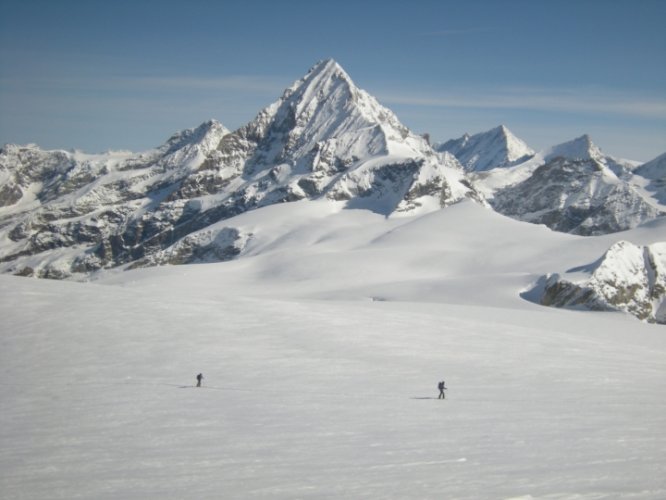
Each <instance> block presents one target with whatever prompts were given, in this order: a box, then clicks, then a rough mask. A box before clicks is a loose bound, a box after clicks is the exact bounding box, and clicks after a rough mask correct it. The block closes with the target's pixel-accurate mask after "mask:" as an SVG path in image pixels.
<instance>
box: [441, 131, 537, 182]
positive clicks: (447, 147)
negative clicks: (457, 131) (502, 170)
mask: <svg viewBox="0 0 666 500" xmlns="http://www.w3.org/2000/svg"><path fill="white" fill-rule="evenodd" d="M435 149H436V150H437V151H440V152H444V151H446V152H449V153H451V154H452V155H454V156H455V157H456V158H457V159H458V160H459V161H460V163H461V164H462V166H463V168H464V169H465V170H467V171H471V172H479V171H485V170H491V169H493V168H499V167H509V166H512V165H516V164H518V163H522V162H524V161H527V160H529V159H530V158H531V157H532V156H534V151H533V150H532V149H531V148H530V147H529V146H528V145H527V144H525V142H523V141H522V140H521V139H519V138H518V137H516V136H515V135H514V134H513V133H512V132H511V131H510V130H509V129H508V128H507V127H505V126H504V125H500V126H499V127H496V128H494V129H492V130H489V131H487V132H481V133H479V134H475V135H472V136H470V135H469V134H465V135H463V136H462V137H461V138H459V139H452V140H450V141H447V142H445V143H443V144H438V145H436V146H435Z"/></svg>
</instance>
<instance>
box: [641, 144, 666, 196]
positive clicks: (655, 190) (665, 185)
mask: <svg viewBox="0 0 666 500" xmlns="http://www.w3.org/2000/svg"><path fill="white" fill-rule="evenodd" d="M634 174H635V176H636V177H638V178H643V179H644V181H643V182H641V181H640V180H639V181H638V184H639V185H640V186H643V187H645V188H646V190H647V191H648V192H649V193H650V194H651V195H652V196H654V198H655V199H656V200H658V201H659V203H661V204H666V153H664V154H663V155H660V156H658V157H657V158H655V159H654V160H652V161H649V162H647V163H645V164H643V165H641V166H640V167H638V168H637V169H636V170H634Z"/></svg>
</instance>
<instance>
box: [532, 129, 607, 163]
mask: <svg viewBox="0 0 666 500" xmlns="http://www.w3.org/2000/svg"><path fill="white" fill-rule="evenodd" d="M558 156H561V157H564V158H568V159H570V160H599V159H601V158H603V157H604V154H603V153H602V151H601V149H599V148H598V147H597V146H596V144H594V142H592V138H591V137H590V136H589V135H588V134H583V135H581V136H580V137H576V138H575V139H572V140H571V141H567V142H563V143H562V144H558V145H557V146H553V147H552V148H550V150H548V151H547V152H546V154H545V159H546V161H549V160H552V159H553V158H557V157H558Z"/></svg>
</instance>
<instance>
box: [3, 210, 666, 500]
mask: <svg viewBox="0 0 666 500" xmlns="http://www.w3.org/2000/svg"><path fill="white" fill-rule="evenodd" d="M331 207H332V205H331V204H318V203H311V202H306V203H295V204H287V205H282V206H277V207H269V208H268V209H262V210H258V211H255V212H250V213H247V214H244V215H242V216H240V217H238V218H236V219H234V220H233V224H234V225H235V226H236V227H242V228H244V229H245V230H246V231H247V232H248V233H252V235H253V237H252V240H251V243H250V244H249V245H248V248H247V254H246V255H244V256H242V258H240V259H239V260H236V261H232V262H227V263H223V264H205V265H193V266H181V267H176V266H172V267H163V268H153V269H144V270H140V271H132V272H124V273H116V274H113V275H107V276H102V277H100V279H99V280H98V281H96V282H93V283H86V284H78V283H70V282H55V281H39V280H34V279H26V278H17V277H10V276H0V298H1V299H2V300H1V301H0V314H1V315H2V316H1V317H2V333H1V336H0V370H1V371H2V381H1V383H0V401H1V404H2V411H1V412H0V497H2V498H11V499H21V498H25V499H72V498H85V499H146V498H151V499H152V498H159V499H183V498H196V499H218V498H271V499H272V498H281V499H293V498H354V499H356V498H373V499H374V498H433V499H440V498H462V499H479V498H515V497H522V498H530V497H532V498H552V499H559V498H581V499H598V498H649V499H660V498H664V497H666V479H665V477H666V452H665V451H664V450H666V402H665V400H664V389H665V388H666V361H665V360H666V356H665V354H666V330H665V329H664V328H665V327H664V326H655V325H648V324H644V323H641V322H639V321H637V320H635V319H634V318H632V317H630V316H626V315H623V314H619V313H592V312H573V311H565V310H558V309H551V308H546V307H540V306H537V305H535V304H532V303H529V302H526V301H524V300H523V299H521V298H520V293H521V292H523V291H524V290H526V289H528V288H529V286H530V285H531V284H532V283H533V282H534V281H535V280H536V279H537V277H538V276H539V275H540V274H542V273H545V272H550V271H556V270H562V271H566V270H568V269H571V268H574V267H576V266H578V265H581V264H585V263H591V262H593V261H594V260H596V259H597V258H598V257H599V256H600V255H601V254H602V253H603V252H604V251H605V250H606V249H607V248H608V247H609V246H610V245H611V244H612V243H613V242H614V241H615V240H616V239H618V238H621V239H623V240H627V241H631V242H633V243H635V244H641V245H644V244H650V243H654V242H656V241H660V240H661V241H664V240H665V234H664V227H663V226H664V225H663V224H662V225H653V226H652V227H650V228H647V229H640V228H639V229H636V230H633V231H630V232H625V233H622V234H621V235H619V236H618V235H610V236H605V237H598V238H597V237H595V238H582V237H576V236H570V235H565V234H559V233H553V232H551V231H549V230H547V229H546V228H544V227H539V226H533V225H529V224H525V223H520V222H517V221H513V220H510V219H506V218H504V217H501V216H499V215H497V214H495V213H493V212H491V211H490V210H486V209H484V208H482V207H479V206H476V205H474V204H472V203H465V204H461V205H456V206H453V207H450V208H448V209H446V210H442V211H439V212H435V213H432V214H429V215H426V216H422V217H414V218H409V217H401V218H395V219H393V218H389V219H386V218H384V217H381V216H379V215H377V214H372V213H370V212H366V211H353V210H343V211H339V212H338V211H335V210H333V209H332V208H331ZM227 222H229V221H227ZM199 372H203V374H204V377H205V379H204V388H201V389H198V388H196V387H193V386H194V384H195V376H196V374H197V373H199ZM441 379H445V380H446V382H447V386H448V387H449V390H448V391H447V399H446V400H445V401H441V400H437V399H436V397H437V382H438V381H439V380H441Z"/></svg>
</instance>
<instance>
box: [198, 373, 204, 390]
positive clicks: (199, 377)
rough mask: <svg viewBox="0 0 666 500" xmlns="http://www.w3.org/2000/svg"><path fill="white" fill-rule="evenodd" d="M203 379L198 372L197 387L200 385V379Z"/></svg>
mask: <svg viewBox="0 0 666 500" xmlns="http://www.w3.org/2000/svg"><path fill="white" fill-rule="evenodd" d="M202 380H203V375H202V374H201V373H200V374H199V375H197V387H201V381H202Z"/></svg>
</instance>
